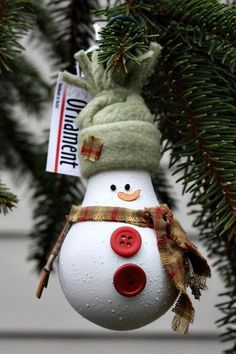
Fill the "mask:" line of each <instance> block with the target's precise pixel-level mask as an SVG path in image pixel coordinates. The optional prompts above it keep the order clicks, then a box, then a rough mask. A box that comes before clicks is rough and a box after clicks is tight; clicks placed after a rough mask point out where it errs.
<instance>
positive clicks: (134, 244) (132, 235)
mask: <svg viewBox="0 0 236 354" xmlns="http://www.w3.org/2000/svg"><path fill="white" fill-rule="evenodd" d="M110 243H111V248H112V249H113V251H114V252H116V253H117V254H118V255H119V256H123V257H131V256H133V255H134V254H135V253H137V252H138V250H139V249H140V247H141V244H142V239H141V236H140V235H139V233H138V231H136V230H135V229H133V228H132V227H129V226H124V227H119V229H116V230H115V231H114V232H113V234H112V235H111V240H110Z"/></svg>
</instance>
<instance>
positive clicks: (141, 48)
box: [98, 16, 149, 75]
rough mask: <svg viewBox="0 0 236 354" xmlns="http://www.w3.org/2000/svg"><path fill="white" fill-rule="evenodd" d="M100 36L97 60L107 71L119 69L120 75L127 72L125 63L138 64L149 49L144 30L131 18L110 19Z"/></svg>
mask: <svg viewBox="0 0 236 354" xmlns="http://www.w3.org/2000/svg"><path fill="white" fill-rule="evenodd" d="M100 35H101V39H100V40H99V41H98V45H99V49H98V53H99V54H98V60H99V61H100V63H103V64H104V65H105V66H106V68H107V70H115V69H116V70H117V69H120V75H122V71H124V73H127V72H128V69H127V66H126V63H127V61H129V60H132V61H135V62H136V63H140V61H139V57H140V54H142V53H145V52H147V51H148V49H149V45H148V41H147V40H146V39H145V35H144V29H143V28H141V27H140V26H139V24H138V23H137V22H136V21H135V20H134V19H133V18H132V17H128V16H121V17H119V16H117V17H115V18H113V19H111V20H110V21H109V23H108V25H107V26H106V27H104V28H103V29H102V30H101V32H100Z"/></svg>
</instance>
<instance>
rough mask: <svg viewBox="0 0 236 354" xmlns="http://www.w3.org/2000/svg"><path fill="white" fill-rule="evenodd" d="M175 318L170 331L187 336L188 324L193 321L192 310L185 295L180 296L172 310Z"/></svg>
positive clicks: (190, 303)
mask: <svg viewBox="0 0 236 354" xmlns="http://www.w3.org/2000/svg"><path fill="white" fill-rule="evenodd" d="M172 311H173V312H175V316H174V318H173V321H172V329H173V330H174V331H175V332H179V333H182V334H185V335H187V334H188V329H189V325H190V323H193V321H194V314H195V311H194V308H193V305H192V302H191V300H190V299H189V297H188V295H187V294H184V293H182V294H180V296H179V298H178V300H177V303H176V305H175V307H174V308H173V309H172Z"/></svg>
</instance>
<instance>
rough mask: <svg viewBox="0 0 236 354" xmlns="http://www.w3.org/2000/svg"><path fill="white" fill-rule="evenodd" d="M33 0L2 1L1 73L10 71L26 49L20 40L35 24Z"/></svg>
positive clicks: (0, 20) (0, 22)
mask: <svg viewBox="0 0 236 354" xmlns="http://www.w3.org/2000/svg"><path fill="white" fill-rule="evenodd" d="M31 5H32V0H1V1H0V73H1V72H2V70H4V71H5V70H7V71H9V70H10V69H11V65H12V61H13V60H14V59H15V57H16V56H18V54H19V53H20V52H21V51H22V50H23V49H24V48H23V47H22V45H21V43H20V39H21V38H22V37H23V36H24V35H25V34H26V33H27V32H28V31H29V29H30V28H31V26H32V22H33V11H32V6H31Z"/></svg>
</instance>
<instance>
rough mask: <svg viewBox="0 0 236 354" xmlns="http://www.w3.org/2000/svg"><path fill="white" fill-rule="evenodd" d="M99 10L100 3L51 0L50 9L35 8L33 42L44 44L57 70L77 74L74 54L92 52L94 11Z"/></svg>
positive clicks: (90, 0) (39, 6) (87, 0)
mask: <svg viewBox="0 0 236 354" xmlns="http://www.w3.org/2000/svg"><path fill="white" fill-rule="evenodd" d="M96 8H98V1H97V0H86V1H79V2H78V1H77V0H61V1H60V2H59V1H57V0H50V1H49V4H48V5H47V7H45V6H44V5H42V4H40V3H35V4H34V9H35V12H36V14H37V17H36V27H35V31H34V32H33V38H36V39H37V40H40V39H41V40H43V43H44V47H45V53H46V55H47V56H49V58H50V59H52V61H53V62H54V66H55V67H57V69H58V67H60V70H68V71H71V72H74V66H75V64H74V54H75V53H76V52H77V51H79V50H80V49H84V50H86V49H88V48H89V46H90V45H91V41H92V40H93V39H94V30H93V26H92V10H94V9H96ZM38 30H39V31H38Z"/></svg>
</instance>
